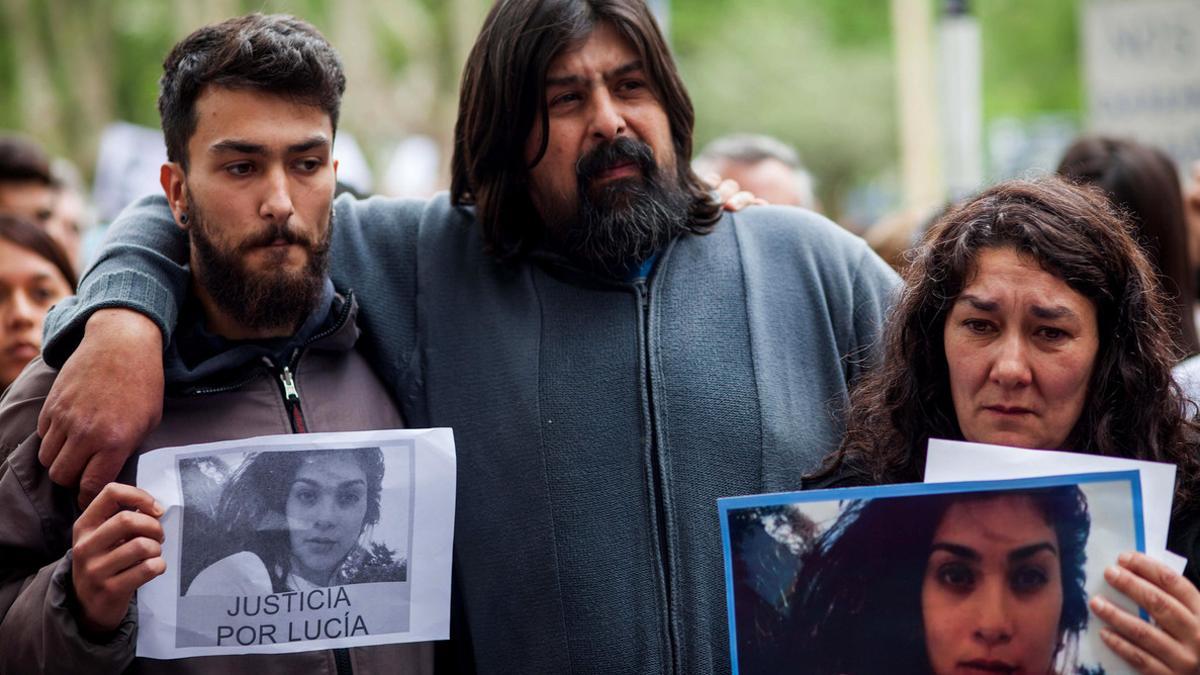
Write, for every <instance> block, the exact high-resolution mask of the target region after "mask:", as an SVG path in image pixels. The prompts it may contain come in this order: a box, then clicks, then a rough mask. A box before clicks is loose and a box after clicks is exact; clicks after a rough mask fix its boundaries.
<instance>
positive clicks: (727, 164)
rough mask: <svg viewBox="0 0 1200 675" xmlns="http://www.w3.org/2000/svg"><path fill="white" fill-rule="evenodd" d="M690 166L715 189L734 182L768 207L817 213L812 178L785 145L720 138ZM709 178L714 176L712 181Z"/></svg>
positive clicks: (756, 137)
mask: <svg viewBox="0 0 1200 675" xmlns="http://www.w3.org/2000/svg"><path fill="white" fill-rule="evenodd" d="M693 166H694V168H695V170H696V173H697V174H699V175H701V176H705V177H708V178H709V182H711V183H712V184H714V185H716V184H717V183H718V182H719V179H728V180H734V181H737V183H738V185H740V186H741V188H742V189H743V190H746V191H747V192H750V193H753V194H754V195H755V196H757V197H759V198H760V199H764V200H766V201H767V203H769V204H778V205H781V206H799V207H801V208H805V209H812V210H813V211H820V210H821V207H820V204H819V203H818V202H817V197H816V194H815V193H814V191H813V190H814V185H813V177H812V174H811V173H809V172H808V170H807V169H805V168H804V165H803V164H801V163H800V155H799V154H798V153H797V152H796V150H795V149H794V148H792V147H791V146H790V145H788V144H787V143H784V142H783V141H781V140H778V139H776V138H772V137H770V136H763V135H760V134H732V135H729V136H722V137H721V138H718V139H716V140H714V141H712V142H711V143H709V144H708V145H706V146H705V147H704V150H703V151H701V152H700V154H699V156H697V157H696V160H695V162H693ZM709 174H716V176H717V177H718V180H713V179H712V178H711V177H709Z"/></svg>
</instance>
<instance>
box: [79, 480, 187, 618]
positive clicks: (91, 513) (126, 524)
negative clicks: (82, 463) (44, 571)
mask: <svg viewBox="0 0 1200 675" xmlns="http://www.w3.org/2000/svg"><path fill="white" fill-rule="evenodd" d="M162 514H163V510H162V507H161V506H159V505H158V502H156V501H155V500H154V497H153V496H151V495H150V493H149V492H146V491H145V490H140V489H138V488H135V487H133V486H132V485H123V484H121V483H109V484H108V485H106V486H105V487H104V489H103V490H101V491H100V494H99V495H97V496H96V499H95V500H94V501H93V502H92V503H91V504H90V505H89V506H88V508H87V510H85V511H84V512H83V514H82V515H81V516H79V520H77V521H75V529H74V532H73V535H72V540H73V547H72V550H73V554H72V555H73V562H72V568H71V582H72V584H73V585H74V587H75V597H76V598H77V599H78V600H79V607H80V612H81V616H80V617H79V621H80V623H81V624H82V625H83V627H84V628H85V629H86V630H88V631H91V632H93V633H98V634H103V633H108V632H111V631H113V630H115V629H116V628H117V626H119V625H121V619H123V618H124V617H125V613H126V612H127V611H129V601H130V600H132V599H133V594H134V592H135V591H136V590H137V589H138V588H140V587H141V586H142V585H143V584H145V583H146V582H147V581H150V580H151V579H153V578H154V577H156V576H158V575H160V574H162V573H163V572H164V571H166V568H167V564H166V562H165V561H164V560H163V559H162V540H163V529H162V525H160V524H159V522H158V518H159V517H160V516H162Z"/></svg>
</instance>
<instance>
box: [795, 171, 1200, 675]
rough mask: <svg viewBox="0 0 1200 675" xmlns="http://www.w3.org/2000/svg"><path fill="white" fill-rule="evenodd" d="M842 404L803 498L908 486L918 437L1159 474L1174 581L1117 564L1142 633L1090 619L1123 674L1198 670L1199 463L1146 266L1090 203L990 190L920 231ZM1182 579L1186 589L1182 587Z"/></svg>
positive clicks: (1102, 608)
mask: <svg viewBox="0 0 1200 675" xmlns="http://www.w3.org/2000/svg"><path fill="white" fill-rule="evenodd" d="M905 281H906V287H905V289H904V291H903V294H902V295H901V297H900V298H899V300H898V302H897V304H896V306H895V307H894V308H893V310H892V314H891V316H890V320H889V325H888V326H887V328H886V330H885V333H884V338H883V339H884V344H883V352H884V353H883V358H882V362H881V365H880V366H879V367H878V368H877V369H875V370H874V371H872V372H870V373H868V374H867V375H865V376H864V378H863V379H862V381H860V382H859V383H858V384H857V385H856V387H855V390H854V391H853V393H852V395H851V401H850V409H849V412H848V415H847V425H848V428H847V433H846V436H845V438H844V440H843V442H842V445H841V447H839V449H838V450H837V451H836V452H835V453H834V454H833V455H832V456H831V457H830V458H829V459H828V460H827V462H826V464H825V466H824V468H823V469H822V471H821V472H820V473H819V474H818V475H816V476H813V477H811V479H810V480H809V481H807V482H806V484H807V486H808V487H816V486H825V487H829V486H845V485H860V484H881V483H900V482H915V481H920V480H921V478H922V473H923V471H924V467H925V449H926V444H927V442H928V440H929V439H930V438H948V439H961V440H968V441H974V442H982V443H994V444H999V445H1010V446H1016V447H1025V448H1042V449H1062V450H1071V451H1075V452H1082V453H1091V454H1097V455H1106V456H1112V457H1126V458H1132V459H1143V460H1151V461H1157V462H1170V463H1172V464H1175V465H1176V466H1177V467H1178V480H1177V483H1176V491H1175V492H1176V493H1175V502H1174V513H1173V519H1172V523H1171V531H1170V539H1169V542H1168V545H1169V547H1170V548H1171V549H1172V550H1173V551H1176V552H1178V553H1181V554H1183V555H1185V556H1186V557H1187V558H1188V568H1187V570H1186V576H1187V580H1185V579H1183V578H1181V577H1179V576H1178V575H1174V574H1173V573H1172V572H1171V571H1170V570H1169V569H1167V568H1166V567H1165V566H1163V565H1161V564H1159V563H1157V562H1153V561H1151V560H1150V559H1149V558H1147V557H1145V556H1143V555H1140V554H1133V555H1128V556H1122V557H1121V560H1120V561H1113V562H1114V567H1113V568H1111V569H1110V570H1109V572H1108V573H1107V574H1106V578H1107V579H1108V581H1109V583H1110V584H1111V585H1112V586H1113V587H1114V588H1116V589H1117V590H1118V591H1121V592H1122V593H1125V594H1126V595H1128V596H1130V597H1131V598H1132V599H1133V600H1134V601H1135V602H1136V603H1137V604H1138V605H1140V606H1141V607H1143V608H1145V609H1146V610H1148V611H1149V613H1150V616H1151V617H1152V618H1153V619H1154V624H1151V623H1148V622H1146V621H1144V620H1142V619H1141V618H1139V617H1137V616H1134V615H1131V614H1128V613H1126V612H1124V611H1122V610H1120V609H1118V608H1116V607H1115V606H1113V605H1112V604H1111V603H1107V602H1104V601H1102V600H1100V599H1098V598H1097V599H1093V601H1092V603H1091V608H1092V610H1093V612H1094V613H1095V614H1096V615H1097V616H1098V617H1099V618H1100V619H1102V620H1103V621H1104V622H1105V623H1106V624H1107V628H1106V629H1105V630H1104V631H1103V632H1102V636H1103V638H1104V641H1105V643H1106V644H1108V645H1109V646H1110V647H1111V648H1112V649H1113V650H1114V651H1115V652H1116V653H1117V654H1119V655H1120V656H1122V657H1123V658H1124V659H1125V660H1126V661H1128V662H1129V663H1130V664H1132V665H1133V666H1134V667H1135V668H1136V669H1137V670H1138V671H1139V672H1147V673H1150V672H1155V673H1157V672H1193V671H1194V670H1195V668H1196V667H1197V664H1198V663H1200V592H1197V590H1196V588H1195V586H1194V584H1195V583H1196V582H1197V580H1198V579H1200V577H1198V575H1197V572H1198V568H1197V565H1198V564H1200V536H1198V535H1200V518H1197V508H1198V507H1200V454H1198V453H1197V449H1198V448H1197V440H1196V439H1197V433H1196V432H1197V425H1196V423H1195V422H1193V421H1192V419H1191V416H1192V415H1194V414H1195V406H1194V405H1193V404H1191V403H1189V402H1187V401H1186V400H1185V399H1184V398H1183V396H1182V395H1181V393H1180V391H1179V388H1178V386H1177V385H1176V384H1175V382H1174V381H1173V380H1172V378H1171V366H1172V365H1173V363H1174V356H1173V355H1174V347H1173V338H1172V334H1171V331H1170V326H1171V325H1172V324H1171V322H1170V320H1169V319H1168V315H1167V313H1166V311H1165V309H1164V301H1163V298H1162V295H1161V292H1160V290H1159V286H1158V283H1157V279H1156V276H1155V273H1154V270H1153V267H1152V266H1151V265H1150V263H1149V262H1148V261H1147V258H1146V256H1145V254H1144V253H1143V252H1142V251H1141V249H1140V248H1139V247H1138V245H1137V243H1136V241H1135V240H1134V239H1133V237H1132V236H1131V235H1130V232H1129V227H1128V225H1127V223H1126V222H1125V221H1124V220H1122V218H1121V217H1120V215H1119V214H1118V213H1117V212H1116V211H1115V210H1114V209H1113V207H1112V206H1110V204H1109V203H1108V200H1107V199H1106V198H1105V196H1104V194H1103V193H1101V192H1100V191H1098V190H1096V189H1094V188H1085V187H1080V186H1076V185H1073V184H1071V183H1068V182H1066V181H1064V180H1062V179H1057V178H1048V179H1043V180H1038V181H1011V182H1007V183H1002V184H1000V185H996V186H994V187H992V188H990V189H988V190H986V191H984V192H983V193H981V194H979V195H978V196H976V197H974V198H972V199H969V200H967V201H966V202H965V203H963V204H961V205H959V206H958V207H956V208H954V209H952V210H951V211H950V212H948V213H947V214H946V215H944V216H943V217H942V218H941V219H940V220H939V222H938V223H937V224H936V225H935V226H934V227H933V228H932V229H931V230H930V232H929V233H928V234H927V235H926V238H925V241H924V242H923V244H922V245H921V247H920V248H919V249H918V251H917V253H916V256H915V259H914V260H913V264H912V266H911V267H910V268H909V269H908V270H907V272H906V274H905ZM1189 580H1190V583H1189Z"/></svg>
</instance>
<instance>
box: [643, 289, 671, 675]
mask: <svg viewBox="0 0 1200 675" xmlns="http://www.w3.org/2000/svg"><path fill="white" fill-rule="evenodd" d="M634 288H635V289H636V291H637V296H638V302H639V304H640V305H641V309H642V362H643V363H644V364H645V368H646V381H645V386H646V406H647V410H648V412H649V416H650V420H649V422H650V470H651V480H653V482H654V516H655V519H656V520H657V521H658V527H657V528H656V529H657V531H658V532H657V533H658V541H657V544H658V555H659V559H660V560H661V561H662V575H663V591H664V593H666V602H667V607H666V610H667V659H668V662H669V663H670V664H671V665H670V668H669V669H670V672H676V673H677V672H680V670H679V668H680V664H679V645H678V644H677V641H678V638H677V637H676V635H675V594H674V593H673V592H672V588H673V584H674V578H673V574H672V570H671V542H670V538H669V536H668V535H667V505H666V497H665V496H664V495H665V492H666V489H667V476H666V470H665V468H664V467H663V459H662V448H661V447H659V443H658V422H657V417H656V414H655V409H654V380H653V378H652V377H651V372H650V371H651V365H652V364H651V361H650V350H651V347H650V289H649V287H648V285H647V283H646V281H645V280H638V281H636V282H635V283H634Z"/></svg>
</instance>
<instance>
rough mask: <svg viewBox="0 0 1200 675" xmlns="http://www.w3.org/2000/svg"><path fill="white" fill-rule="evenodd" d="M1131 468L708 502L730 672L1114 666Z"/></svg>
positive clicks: (1138, 541)
mask: <svg viewBox="0 0 1200 675" xmlns="http://www.w3.org/2000/svg"><path fill="white" fill-rule="evenodd" d="M1140 501H1141V497H1140V488H1139V486H1138V484H1137V479H1136V472H1124V473H1111V474H1090V475H1086V476H1072V477H1053V478H1038V479H1022V480H1008V481H987V482H983V483H956V484H943V485H903V486H886V487H872V488H852V489H842V490H819V491H813V492H809V493H803V492H801V493H789V494H786V495H760V496H755V497H747V498H733V499H728V500H721V517H722V530H723V535H724V538H725V541H724V543H725V552H726V582H727V594H728V600H729V615H730V649H731V655H732V658H733V663H734V672H735V673H739V674H740V675H751V674H759V673H809V674H813V675H871V674H874V673H918V674H919V673H930V674H935V675H943V674H948V673H963V672H998V673H1031V674H1032V673H1038V674H1042V673H1050V674H1055V675H1100V674H1104V675H1114V674H1116V673H1125V672H1130V671H1128V667H1127V666H1125V665H1123V663H1122V662H1121V661H1120V659H1119V658H1117V657H1116V656H1115V655H1114V654H1112V653H1111V652H1110V651H1108V650H1107V648H1106V647H1104V646H1103V644H1102V643H1101V642H1100V639H1099V630H1100V627H1101V622H1100V621H1099V620H1098V619H1095V618H1094V617H1092V616H1090V614H1089V610H1088V606H1087V602H1088V599H1089V598H1090V597H1092V596H1093V595H1096V594H1097V593H1100V594H1103V595H1104V596H1105V597H1106V598H1107V599H1110V600H1112V601H1113V602H1114V603H1117V604H1118V605H1120V606H1122V607H1123V608H1125V609H1126V610H1128V611H1132V612H1136V611H1137V608H1136V607H1135V606H1133V605H1132V604H1131V603H1130V602H1129V601H1128V600H1126V599H1124V598H1123V597H1122V596H1120V595H1119V594H1117V593H1115V592H1112V591H1110V590H1108V589H1107V585H1106V583H1105V582H1104V579H1103V570H1104V568H1105V567H1106V566H1108V565H1112V564H1115V562H1116V560H1117V556H1118V555H1119V554H1120V553H1122V552H1126V551H1136V550H1143V549H1144V541H1143V533H1142V514H1141V504H1140Z"/></svg>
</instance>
